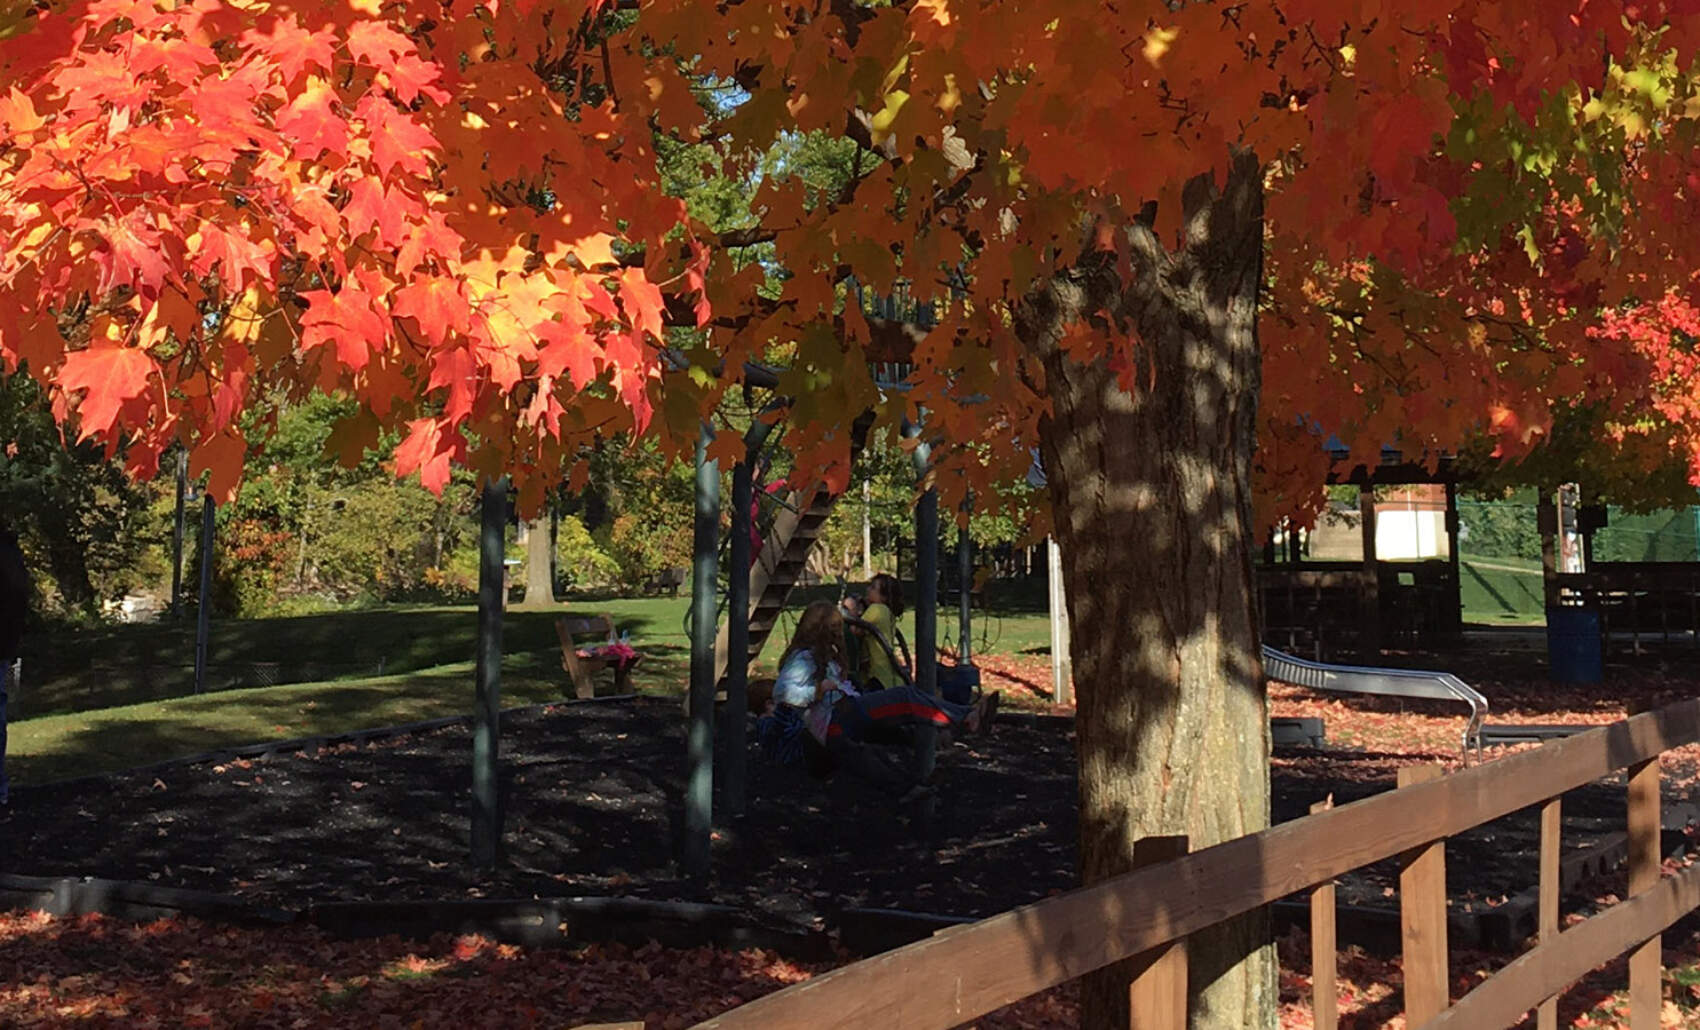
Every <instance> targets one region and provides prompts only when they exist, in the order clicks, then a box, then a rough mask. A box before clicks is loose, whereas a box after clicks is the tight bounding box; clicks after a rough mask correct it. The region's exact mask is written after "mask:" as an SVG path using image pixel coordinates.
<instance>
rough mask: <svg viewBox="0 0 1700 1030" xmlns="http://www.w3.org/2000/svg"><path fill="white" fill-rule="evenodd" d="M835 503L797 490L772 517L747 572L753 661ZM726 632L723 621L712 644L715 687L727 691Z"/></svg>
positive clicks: (823, 493) (826, 495)
mask: <svg viewBox="0 0 1700 1030" xmlns="http://www.w3.org/2000/svg"><path fill="white" fill-rule="evenodd" d="M837 501H838V497H837V495H835V494H832V493H830V492H828V491H827V490H824V489H821V488H818V487H811V488H809V489H807V490H796V491H793V492H792V493H791V495H790V496H789V497H788V498H787V499H786V501H785V503H784V504H782V505H781V506H780V508H779V512H778V514H777V515H776V516H775V517H774V520H773V528H772V529H770V530H769V531H768V534H767V539H766V540H764V541H763V542H762V547H761V552H760V553H759V554H758V555H757V556H756V563H755V565H754V567H752V568H751V569H750V649H749V658H748V660H750V661H754V660H755V659H756V657H757V656H759V655H760V654H761V651H762V648H763V647H764V646H765V645H766V644H767V638H768V637H769V636H771V635H772V634H773V630H774V627H776V626H777V625H778V624H779V613H780V612H782V611H784V610H785V602H786V601H787V600H788V599H789V598H790V596H791V590H792V588H793V587H795V586H796V585H797V580H798V579H800V578H801V576H802V573H803V569H804V567H805V566H806V565H807V564H808V560H809V552H810V551H812V550H814V546H815V541H817V540H819V539H820V534H821V530H822V529H823V528H824V527H825V525H826V520H827V517H828V516H829V515H831V514H832V508H833V505H834V504H836V503H837ZM729 634H730V629H729V627H728V625H727V622H726V620H721V623H720V629H719V631H718V632H717V633H716V634H715V638H714V685H715V690H716V692H719V691H722V690H724V689H725V681H726V669H727V666H728V665H729V664H730V662H731V657H732V656H731V653H730V652H731V644H730V641H729Z"/></svg>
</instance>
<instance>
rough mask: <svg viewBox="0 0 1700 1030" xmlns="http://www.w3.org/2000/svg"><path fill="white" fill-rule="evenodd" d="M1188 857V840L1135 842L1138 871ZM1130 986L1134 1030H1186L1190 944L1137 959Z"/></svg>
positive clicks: (1130, 1018) (1154, 950) (1130, 1016)
mask: <svg viewBox="0 0 1700 1030" xmlns="http://www.w3.org/2000/svg"><path fill="white" fill-rule="evenodd" d="M1186 853H1187V839H1186V838H1185V837H1146V838H1144V839H1142V840H1138V841H1135V842H1134V845H1133V864H1134V867H1135V868H1138V867H1141V866H1148V865H1156V864H1158V863H1160V862H1167V861H1169V860H1170V859H1172V858H1180V857H1181V856H1183V855H1185V854H1186ZM1132 961H1133V982H1132V983H1131V984H1130V985H1129V986H1128V992H1127V997H1128V1025H1129V1027H1131V1028H1132V1030H1186V1022H1187V1019H1186V941H1185V940H1184V939H1183V940H1178V941H1171V942H1170V943H1168V944H1164V945H1162V946H1160V947H1156V948H1152V949H1151V950H1150V951H1146V952H1141V953H1140V954H1138V955H1135V956H1134V957H1133V960H1132Z"/></svg>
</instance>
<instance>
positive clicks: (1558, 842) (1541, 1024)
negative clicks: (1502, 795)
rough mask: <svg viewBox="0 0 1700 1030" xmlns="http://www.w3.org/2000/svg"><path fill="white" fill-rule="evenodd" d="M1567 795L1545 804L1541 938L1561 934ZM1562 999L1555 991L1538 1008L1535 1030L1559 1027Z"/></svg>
mask: <svg viewBox="0 0 1700 1030" xmlns="http://www.w3.org/2000/svg"><path fill="white" fill-rule="evenodd" d="M1563 805H1564V801H1563V796H1562V795H1560V796H1559V797H1556V798H1553V799H1551V800H1550V801H1548V802H1547V803H1546V804H1544V805H1542V806H1541V879H1540V891H1541V896H1540V910H1539V915H1540V942H1541V943H1542V944H1551V943H1552V942H1553V941H1554V940H1556V939H1557V938H1558V894H1559V889H1560V888H1561V887H1562V886H1563V885H1562V884H1561V883H1560V882H1559V871H1558V869H1559V858H1560V856H1561V854H1562V851H1563V840H1564V838H1563V834H1562V833H1561V829H1562V825H1563V823H1562V818H1563V813H1564V808H1563ZM1558 999H1559V995H1556V994H1555V995H1553V996H1552V997H1550V998H1548V999H1547V1000H1546V1001H1543V1002H1541V1005H1540V1007H1539V1008H1538V1009H1536V1010H1535V1030H1558Z"/></svg>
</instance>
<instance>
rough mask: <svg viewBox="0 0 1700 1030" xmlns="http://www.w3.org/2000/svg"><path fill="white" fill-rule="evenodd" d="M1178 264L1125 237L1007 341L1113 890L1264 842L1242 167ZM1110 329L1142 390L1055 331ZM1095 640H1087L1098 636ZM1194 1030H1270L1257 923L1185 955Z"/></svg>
mask: <svg viewBox="0 0 1700 1030" xmlns="http://www.w3.org/2000/svg"><path fill="white" fill-rule="evenodd" d="M1183 196H1184V205H1185V224H1184V234H1183V238H1182V239H1181V242H1180V246H1179V249H1177V250H1174V251H1170V250H1168V249H1167V248H1165V247H1164V246H1163V245H1162V243H1161V242H1160V241H1159V240H1158V238H1157V236H1156V234H1155V233H1154V232H1153V231H1152V230H1151V228H1150V226H1149V225H1148V224H1146V222H1144V221H1142V222H1140V223H1137V224H1135V225H1133V226H1130V227H1127V229H1126V233H1127V238H1128V240H1129V241H1130V249H1131V251H1132V253H1133V255H1134V262H1133V270H1132V279H1131V281H1126V282H1124V281H1122V280H1121V279H1120V278H1119V277H1118V276H1117V274H1116V273H1115V272H1114V270H1113V269H1111V268H1110V267H1109V263H1108V262H1107V261H1105V262H1103V263H1101V264H1100V265H1098V266H1096V267H1092V266H1091V265H1090V262H1086V263H1083V266H1082V267H1081V268H1079V269H1076V270H1074V271H1073V272H1071V273H1069V274H1066V275H1063V276H1059V277H1058V278H1057V279H1056V280H1054V281H1053V282H1051V283H1050V284H1048V285H1047V286H1046V287H1045V288H1044V289H1043V290H1042V291H1040V292H1038V293H1036V294H1035V295H1034V296H1033V297H1031V298H1029V301H1028V303H1027V304H1026V305H1024V308H1023V310H1022V312H1021V315H1020V318H1019V320H1018V327H1019V329H1020V331H1021V333H1022V336H1023V342H1024V344H1025V345H1026V346H1027V348H1028V350H1029V352H1030V353H1031V354H1033V355H1034V356H1035V357H1038V358H1039V359H1041V360H1042V361H1043V364H1044V368H1045V375H1046V385H1047V390H1048V392H1049V394H1050V397H1051V399H1052V404H1053V411H1052V414H1051V415H1050V417H1049V418H1048V419H1047V420H1046V422H1045V423H1044V424H1043V426H1042V428H1041V432H1042V439H1041V444H1042V449H1043V454H1044V461H1045V470H1046V474H1047V479H1048V483H1049V490H1050V493H1051V501H1052V507H1053V510H1054V511H1055V512H1056V517H1057V526H1056V530H1057V533H1058V536H1059V539H1060V541H1061V544H1062V553H1063V559H1064V580H1065V582H1066V583H1067V584H1068V587H1069V590H1068V610H1069V618H1070V620H1071V622H1072V624H1073V625H1074V626H1076V627H1080V629H1078V630H1077V632H1076V633H1075V634H1074V637H1073V645H1072V647H1071V653H1072V655H1073V658H1074V670H1075V683H1076V684H1077V688H1076V689H1077V694H1078V699H1079V700H1078V704H1079V708H1078V719H1077V730H1078V742H1079V743H1078V747H1079V758H1080V851H1081V866H1082V869H1081V872H1082V876H1083V878H1084V880H1085V881H1086V882H1087V883H1089V884H1090V883H1095V882H1098V881H1100V880H1103V879H1105V878H1107V877H1111V876H1114V875H1116V874H1119V873H1123V872H1126V871H1127V870H1129V869H1130V868H1131V867H1132V859H1133V851H1134V848H1133V845H1134V842H1135V841H1136V840H1138V839H1139V838H1141V837H1146V836H1152V835H1173V834H1185V835H1186V836H1187V837H1188V838H1189V839H1190V845H1191V848H1192V849H1193V850H1198V849H1200V848H1204V847H1208V846H1209V845H1212V844H1216V843H1219V842H1221V841H1224V840H1228V839H1230V838H1233V837H1238V836H1241V835H1244V834H1248V833H1254V832H1256V831H1258V830H1261V829H1264V828H1265V827H1267V826H1268V825H1269V721H1268V706H1267V702H1266V698H1265V693H1264V684H1263V679H1262V668H1261V663H1260V661H1259V652H1258V647H1257V643H1258V641H1257V627H1256V618H1255V611H1254V609H1253V597H1254V596H1255V595H1254V594H1253V593H1252V566H1251V554H1252V552H1251V548H1252V536H1251V484H1250V479H1251V456H1252V447H1253V435H1254V426H1255V412H1256V406H1257V393H1258V377H1259V356H1258V347H1257V326H1256V308H1257V292H1258V282H1259V279H1260V277H1261V272H1262V249H1263V221H1262V218H1263V211H1262V208H1263V188H1262V174H1261V171H1260V169H1259V166H1258V163H1257V160H1256V158H1255V157H1254V156H1253V155H1251V154H1249V153H1244V152H1240V153H1236V154H1235V155H1234V158H1233V161H1232V163H1231V172H1230V175H1229V179H1228V182H1227V184H1226V185H1225V187H1224V188H1223V189H1221V190H1220V191H1218V190H1217V189H1216V187H1215V184H1214V180H1213V177H1208V176H1207V177H1202V178H1200V179H1197V180H1194V181H1193V182H1192V183H1190V184H1189V185H1188V187H1187V188H1186V190H1185V191H1184V195H1183ZM1104 316H1108V317H1110V318H1112V319H1114V320H1115V321H1116V322H1117V323H1119V324H1121V325H1122V326H1123V328H1124V329H1125V330H1127V333H1128V336H1129V338H1130V339H1131V348H1130V350H1129V351H1128V352H1127V353H1128V357H1129V359H1130V360H1131V363H1132V367H1133V373H1132V375H1131V377H1129V378H1128V379H1127V380H1125V381H1130V382H1131V383H1133V384H1135V392H1134V393H1131V394H1130V393H1129V392H1128V390H1126V389H1124V388H1123V382H1124V380H1123V379H1121V378H1118V375H1117V374H1116V372H1115V371H1114V370H1113V369H1112V367H1111V365H1110V363H1109V362H1108V361H1105V360H1097V361H1094V362H1091V363H1089V364H1082V363H1081V362H1079V361H1077V360H1076V359H1075V358H1074V357H1072V356H1071V355H1070V354H1069V353H1068V352H1067V351H1066V350H1065V349H1064V348H1063V347H1061V346H1059V343H1060V340H1061V333H1062V330H1063V328H1064V327H1065V326H1067V325H1068V324H1070V323H1072V322H1076V321H1079V320H1081V319H1085V318H1093V317H1104ZM1086 627H1092V629H1091V630H1090V631H1088V630H1087V629H1086ZM1188 956H1189V960H1190V965H1191V969H1190V993H1191V995H1192V997H1191V1009H1192V1013H1193V1015H1192V1026H1193V1027H1194V1028H1195V1030H1198V1028H1211V1030H1228V1028H1232V1030H1241V1028H1245V1027H1268V1028H1273V1027H1274V1026H1275V1020H1276V978H1275V957H1274V949H1273V947H1272V946H1271V944H1270V936H1269V923H1268V919H1267V913H1265V912H1258V913H1254V914H1253V915H1251V916H1249V917H1246V918H1242V919H1239V920H1236V921H1234V922H1231V923H1228V924H1224V925H1223V926H1221V927H1218V928H1216V929H1214V930H1211V931H1207V932H1205V933H1202V934H1200V935H1198V936H1197V937H1194V938H1193V939H1192V940H1191V941H1190V942H1189V945H1188ZM1127 984H1128V970H1127V968H1126V966H1125V964H1123V965H1121V966H1117V967H1112V968H1110V969H1106V970H1103V971H1100V972H1098V973H1095V974H1093V975H1090V976H1088V977H1086V979H1085V984H1084V990H1083V995H1082V1020H1081V1024H1082V1026H1084V1027H1086V1028H1088V1030H1100V1028H1109V1027H1119V1028H1125V1027H1126V1026H1127V1025H1128V1015H1127V1008H1128V995H1127Z"/></svg>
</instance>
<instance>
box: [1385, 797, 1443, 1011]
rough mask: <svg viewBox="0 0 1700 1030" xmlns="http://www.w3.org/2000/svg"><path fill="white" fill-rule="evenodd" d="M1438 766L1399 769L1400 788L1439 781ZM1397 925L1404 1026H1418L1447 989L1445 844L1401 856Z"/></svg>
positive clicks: (1438, 1005)
mask: <svg viewBox="0 0 1700 1030" xmlns="http://www.w3.org/2000/svg"><path fill="white" fill-rule="evenodd" d="M1444 774H1445V769H1444V768H1443V767H1442V766H1438V765H1408V766H1405V767H1404V768H1403V769H1400V770H1399V780H1398V783H1399V788H1400V789H1401V790H1402V789H1404V788H1406V787H1412V786H1415V785H1417V784H1419V783H1427V782H1429V781H1430V780H1438V779H1440V778H1441V776H1443V775H1444ZM1399 928H1400V936H1401V938H1402V939H1403V942H1404V968H1405V1025H1406V1026H1422V1025H1423V1024H1425V1023H1427V1022H1428V1021H1429V1020H1431V1019H1433V1018H1434V1017H1435V1016H1438V1015H1440V1013H1441V1012H1442V1011H1444V1010H1445V1009H1446V1007H1447V1006H1448V1005H1450V1004H1451V1003H1452V998H1451V995H1450V993H1449V992H1448V989H1447V988H1448V971H1447V954H1446V842H1445V841H1444V840H1437V841H1435V842H1434V843H1432V844H1425V845H1423V846H1422V847H1420V848H1413V849H1411V850H1410V851H1409V852H1407V853H1406V854H1405V858H1404V869H1403V870H1401V871H1400V873H1399Z"/></svg>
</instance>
